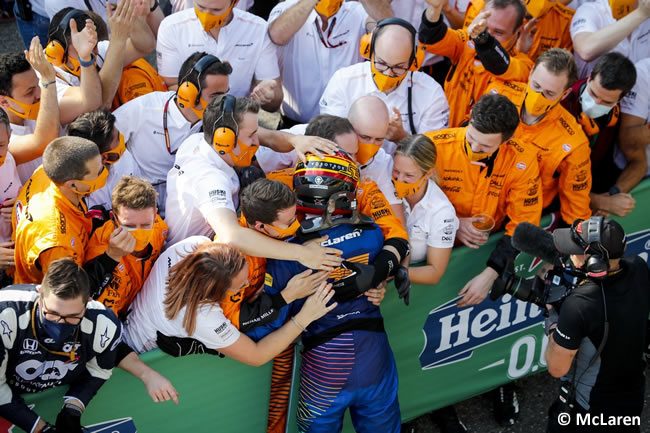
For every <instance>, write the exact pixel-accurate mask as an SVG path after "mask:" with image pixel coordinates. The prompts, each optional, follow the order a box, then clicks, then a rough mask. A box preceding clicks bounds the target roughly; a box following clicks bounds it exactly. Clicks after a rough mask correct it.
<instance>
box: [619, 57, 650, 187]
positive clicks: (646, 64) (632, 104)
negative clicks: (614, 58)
mask: <svg viewBox="0 0 650 433" xmlns="http://www.w3.org/2000/svg"><path fill="white" fill-rule="evenodd" d="M634 66H635V67H636V84H634V87H633V88H632V90H630V93H628V94H627V96H625V98H623V99H622V100H621V104H620V105H621V112H623V113H625V114H631V115H632V116H636V117H640V118H641V119H645V120H646V123H647V122H648V120H650V57H648V58H645V59H643V60H641V61H639V62H636V64H635V65H634ZM645 152H646V156H647V157H648V170H647V171H646V176H648V175H650V146H646V148H645ZM614 155H615V156H614V161H616V165H617V166H618V168H620V169H623V168H625V166H626V165H627V161H626V160H625V155H623V152H621V150H620V148H619V147H618V145H617V146H616V150H615V154H614Z"/></svg>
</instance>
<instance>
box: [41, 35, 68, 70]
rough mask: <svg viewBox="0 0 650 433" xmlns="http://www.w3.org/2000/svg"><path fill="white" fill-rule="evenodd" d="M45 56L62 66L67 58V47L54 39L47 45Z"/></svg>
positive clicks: (49, 60)
mask: <svg viewBox="0 0 650 433" xmlns="http://www.w3.org/2000/svg"><path fill="white" fill-rule="evenodd" d="M45 57H46V58H47V61H48V62H50V63H51V64H52V65H54V66H62V65H63V60H64V59H65V47H64V46H63V44H62V43H61V42H59V41H57V40H56V39H52V40H51V41H50V42H49V43H48V44H47V46H46V47H45Z"/></svg>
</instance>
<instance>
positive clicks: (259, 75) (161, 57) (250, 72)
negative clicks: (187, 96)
mask: <svg viewBox="0 0 650 433" xmlns="http://www.w3.org/2000/svg"><path fill="white" fill-rule="evenodd" d="M267 30H268V24H267V22H266V21H264V20H263V19H262V18H260V17H257V16H255V15H253V14H250V13H248V12H245V11H242V10H240V9H233V19H232V21H230V23H228V24H227V25H226V26H224V27H222V28H221V31H220V32H219V40H218V41H215V40H214V38H213V37H212V36H210V35H209V34H208V33H206V32H205V31H204V30H203V27H202V26H201V23H200V22H199V19H198V17H197V16H196V12H195V11H194V8H192V9H186V10H184V11H181V12H177V13H175V14H172V15H169V16H168V17H166V18H165V19H164V20H163V21H162V23H160V28H159V29H158V42H157V44H156V53H157V60H158V73H159V74H160V76H162V77H178V71H180V69H181V65H182V64H183V62H184V61H185V60H186V59H187V58H188V57H189V56H190V55H191V54H192V53H194V52H197V51H203V52H206V53H209V54H212V55H214V56H217V57H218V58H219V59H220V60H221V61H228V62H229V63H230V64H231V65H232V69H233V72H232V74H230V92H229V93H230V94H231V95H234V96H237V97H244V96H248V94H249V93H250V90H251V85H252V83H253V78H255V79H256V80H272V79H276V78H279V77H280V69H279V68H278V57H277V53H276V48H275V45H273V43H272V42H271V39H270V38H269V35H268V31H267Z"/></svg>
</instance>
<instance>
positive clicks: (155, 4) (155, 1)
mask: <svg viewBox="0 0 650 433" xmlns="http://www.w3.org/2000/svg"><path fill="white" fill-rule="evenodd" d="M158 4H159V3H158V0H154V2H153V6H151V9H149V13H151V12H153V11H155V10H156V8H157V7H158Z"/></svg>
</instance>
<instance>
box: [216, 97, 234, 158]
mask: <svg viewBox="0 0 650 433" xmlns="http://www.w3.org/2000/svg"><path fill="white" fill-rule="evenodd" d="M236 102H237V98H235V97H234V96H232V95H226V96H224V97H223V99H222V100H221V104H220V105H221V116H219V118H218V119H217V120H215V122H214V132H213V133H212V147H213V148H214V150H216V151H217V152H219V154H220V155H225V154H226V153H231V152H232V151H233V150H234V149H235V146H236V145H237V134H238V133H239V125H237V120H236V119H235V104H236ZM228 118H229V119H230V120H229V121H228V120H227V119H228ZM227 122H228V123H231V124H232V125H233V126H234V128H233V126H230V125H229V124H228V123H227Z"/></svg>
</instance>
